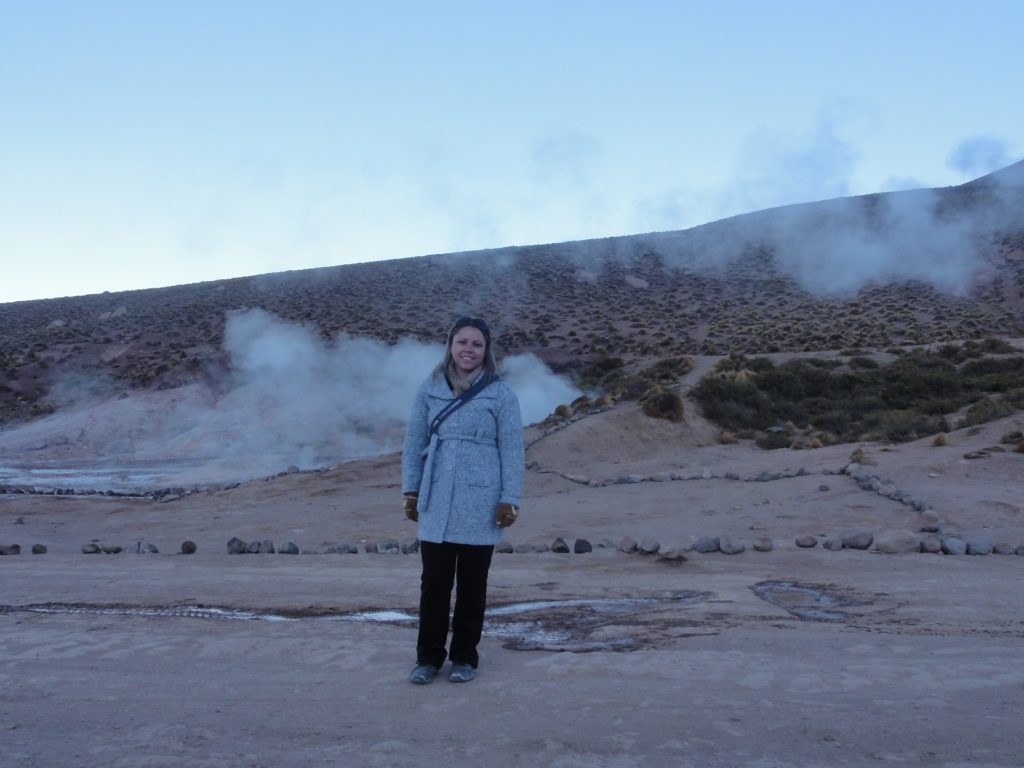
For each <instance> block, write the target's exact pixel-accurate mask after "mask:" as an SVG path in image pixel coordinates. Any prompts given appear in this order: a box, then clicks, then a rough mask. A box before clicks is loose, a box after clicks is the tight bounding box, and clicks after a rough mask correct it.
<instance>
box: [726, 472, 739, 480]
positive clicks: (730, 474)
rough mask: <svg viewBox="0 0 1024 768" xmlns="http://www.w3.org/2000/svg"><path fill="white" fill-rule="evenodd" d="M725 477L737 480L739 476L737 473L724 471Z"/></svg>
mask: <svg viewBox="0 0 1024 768" xmlns="http://www.w3.org/2000/svg"><path fill="white" fill-rule="evenodd" d="M725 479H726V480H739V479H740V476H739V475H737V474H736V473H735V472H726V473H725Z"/></svg>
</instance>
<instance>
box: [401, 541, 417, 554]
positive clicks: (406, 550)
mask: <svg viewBox="0 0 1024 768" xmlns="http://www.w3.org/2000/svg"><path fill="white" fill-rule="evenodd" d="M419 551H420V540H419V539H405V540H403V541H402V554H403V555H415V554H416V553H417V552H419Z"/></svg>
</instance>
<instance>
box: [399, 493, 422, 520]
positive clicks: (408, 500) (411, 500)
mask: <svg viewBox="0 0 1024 768" xmlns="http://www.w3.org/2000/svg"><path fill="white" fill-rule="evenodd" d="M419 500H420V495H419V494H418V493H416V491H412V492H410V493H407V494H405V501H404V503H403V504H402V511H403V512H405V516H406V517H407V518H409V519H410V520H412V521H413V522H414V523H415V522H416V521H417V520H419V519H420V513H419V512H417V511H416V503H417V502H418V501H419Z"/></svg>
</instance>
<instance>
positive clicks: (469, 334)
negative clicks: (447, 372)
mask: <svg viewBox="0 0 1024 768" xmlns="http://www.w3.org/2000/svg"><path fill="white" fill-rule="evenodd" d="M486 349H487V346H486V343H485V342H484V335H483V333H482V332H481V331H480V329H479V328H474V327H473V326H471V325H466V326H463V327H462V328H459V330H457V331H456V332H455V335H454V336H453V337H452V346H451V353H452V360H454V361H455V368H456V370H458V372H459V373H461V374H462V375H463V376H465V375H466V374H467V373H472V372H473V371H475V370H476V369H477V368H479V367H480V366H481V365H483V363H484V352H485V351H486Z"/></svg>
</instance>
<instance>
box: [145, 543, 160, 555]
mask: <svg viewBox="0 0 1024 768" xmlns="http://www.w3.org/2000/svg"><path fill="white" fill-rule="evenodd" d="M142 554H144V555H158V554H160V550H159V549H157V547H156V545H155V544H149V543H146V544H143V545H142Z"/></svg>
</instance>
